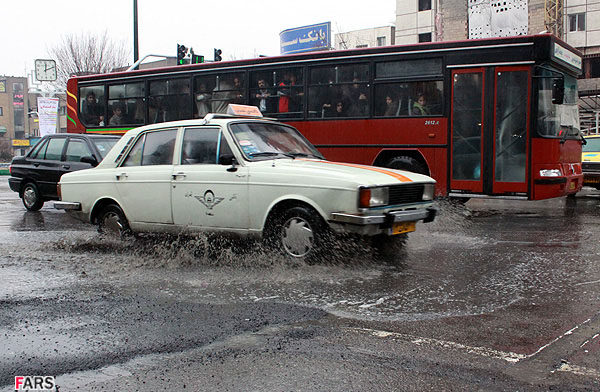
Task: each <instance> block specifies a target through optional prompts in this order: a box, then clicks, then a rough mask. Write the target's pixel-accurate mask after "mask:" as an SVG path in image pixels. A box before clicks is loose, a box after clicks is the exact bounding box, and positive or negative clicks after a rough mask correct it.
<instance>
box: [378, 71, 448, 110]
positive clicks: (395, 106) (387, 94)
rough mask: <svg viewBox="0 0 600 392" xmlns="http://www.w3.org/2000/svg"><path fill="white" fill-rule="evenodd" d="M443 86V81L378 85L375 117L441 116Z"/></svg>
mask: <svg viewBox="0 0 600 392" xmlns="http://www.w3.org/2000/svg"><path fill="white" fill-rule="evenodd" d="M443 86H444V83H443V82H442V81H441V80H437V81H427V82H396V83H379V84H376V85H375V96H374V100H375V106H374V115H375V116H383V117H401V116H429V115H431V116H435V115H441V114H442V110H443V96H444V93H443Z"/></svg>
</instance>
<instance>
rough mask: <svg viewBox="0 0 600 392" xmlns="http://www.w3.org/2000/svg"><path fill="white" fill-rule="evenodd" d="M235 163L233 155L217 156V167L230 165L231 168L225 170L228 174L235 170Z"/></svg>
mask: <svg viewBox="0 0 600 392" xmlns="http://www.w3.org/2000/svg"><path fill="white" fill-rule="evenodd" d="M236 163H237V161H236V160H235V157H234V156H233V154H223V155H221V156H219V165H231V167H230V168H228V169H227V171H229V172H233V171H236V170H237V167H235V165H236Z"/></svg>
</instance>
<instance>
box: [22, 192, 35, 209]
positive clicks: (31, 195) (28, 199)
mask: <svg viewBox="0 0 600 392" xmlns="http://www.w3.org/2000/svg"><path fill="white" fill-rule="evenodd" d="M35 200H36V195H35V191H34V190H33V188H31V187H27V188H25V191H24V192H23V201H25V205H26V206H27V207H31V206H33V205H34V204H35Z"/></svg>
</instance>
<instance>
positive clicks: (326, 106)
mask: <svg viewBox="0 0 600 392" xmlns="http://www.w3.org/2000/svg"><path fill="white" fill-rule="evenodd" d="M308 98H309V99H308V113H309V117H312V118H319V117H365V116H368V114H369V65H368V64H352V65H337V66H326V67H315V68H312V69H311V70H310V86H309V89H308Z"/></svg>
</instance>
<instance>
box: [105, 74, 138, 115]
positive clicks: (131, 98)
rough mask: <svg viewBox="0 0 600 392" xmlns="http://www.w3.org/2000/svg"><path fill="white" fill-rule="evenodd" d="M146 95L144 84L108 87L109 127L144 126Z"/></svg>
mask: <svg viewBox="0 0 600 392" xmlns="http://www.w3.org/2000/svg"><path fill="white" fill-rule="evenodd" d="M144 95H145V90H144V83H143V82H137V83H124V84H115V85H111V86H108V125H138V124H144V113H145V107H144ZM119 112H121V114H120V115H119Z"/></svg>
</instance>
